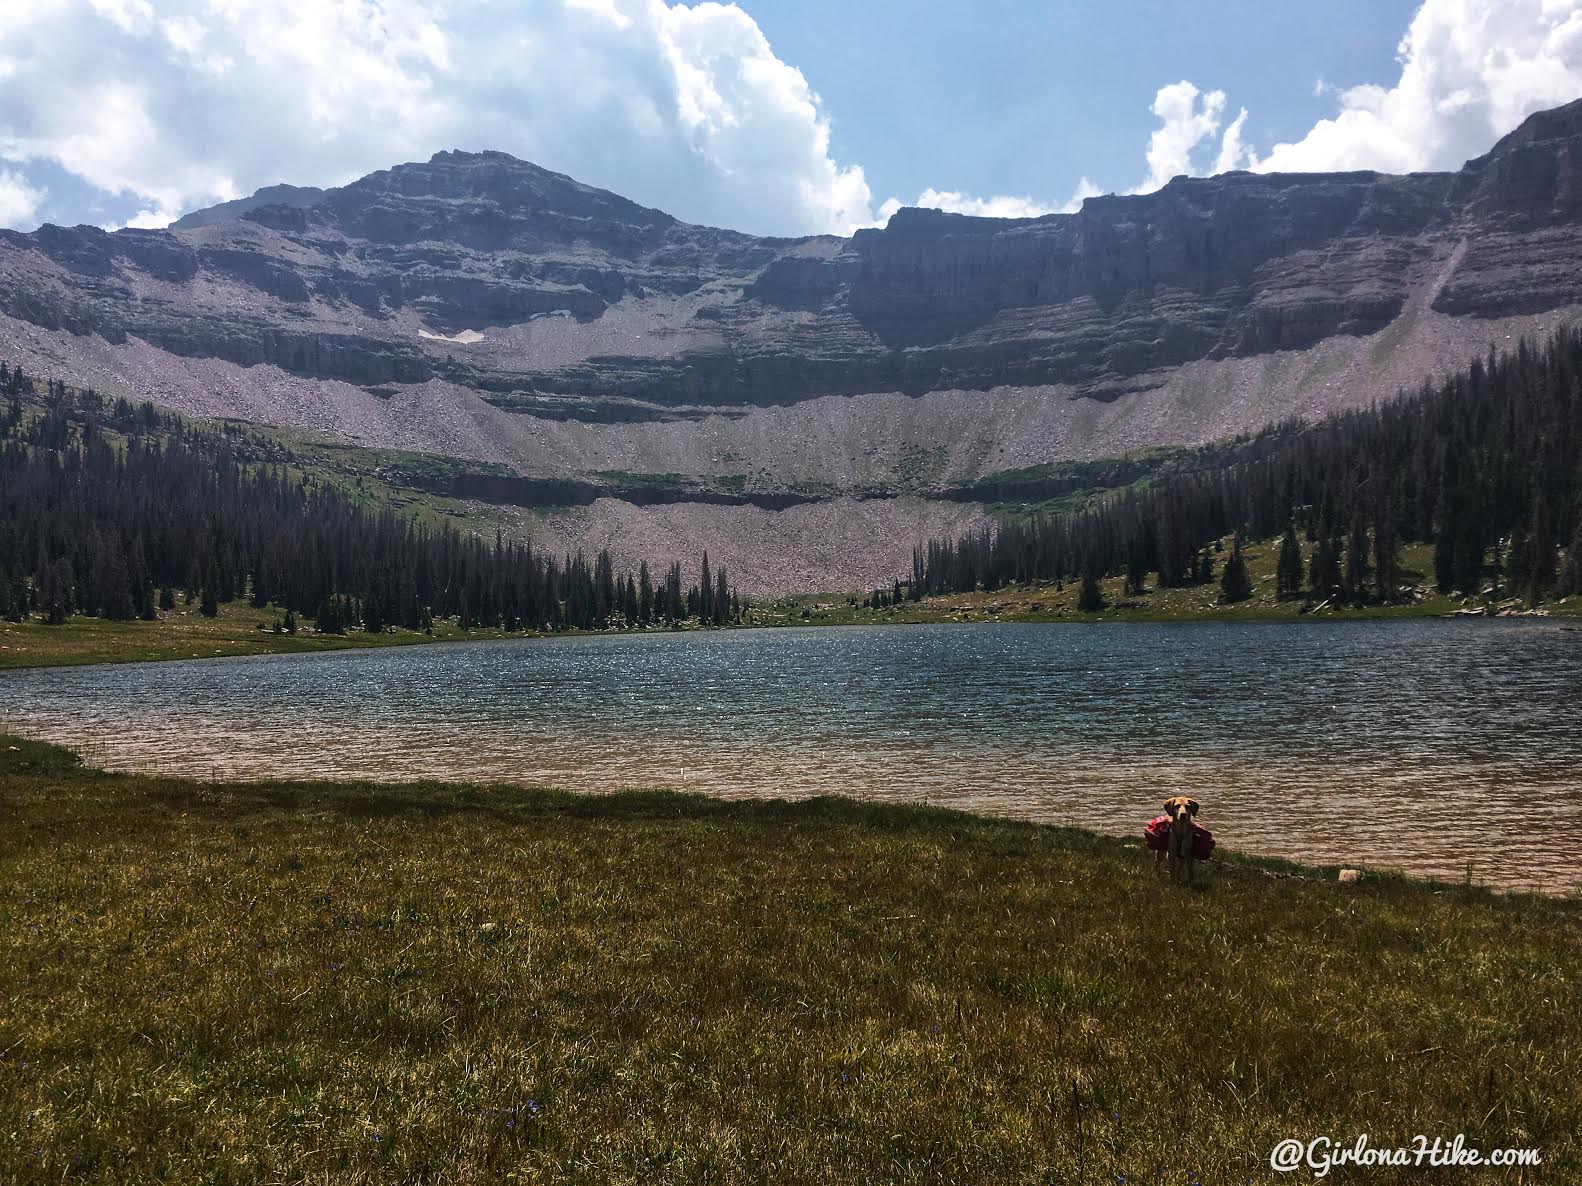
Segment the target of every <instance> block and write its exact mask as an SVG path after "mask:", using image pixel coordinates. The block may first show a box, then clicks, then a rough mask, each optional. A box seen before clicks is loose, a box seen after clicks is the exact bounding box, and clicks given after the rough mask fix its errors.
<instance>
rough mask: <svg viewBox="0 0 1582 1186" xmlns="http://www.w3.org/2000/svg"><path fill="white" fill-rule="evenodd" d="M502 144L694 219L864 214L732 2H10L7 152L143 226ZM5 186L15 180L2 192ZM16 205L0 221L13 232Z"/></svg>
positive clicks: (855, 183)
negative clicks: (271, 192) (284, 189)
mask: <svg viewBox="0 0 1582 1186" xmlns="http://www.w3.org/2000/svg"><path fill="white" fill-rule="evenodd" d="M445 148H468V149H480V148H498V149H503V150H505V151H507V152H511V153H514V154H516V155H518V156H521V157H524V158H526V159H529V160H533V161H536V162H537V163H539V164H542V165H544V166H546V167H548V168H552V169H556V170H558V171H561V172H566V173H570V174H572V175H573V176H575V177H577V178H579V179H580V180H584V181H588V182H590V183H592V184H596V185H604V186H607V187H610V188H616V189H620V190H621V191H622V192H624V193H626V194H627V195H628V196H631V197H633V198H635V199H637V200H639V201H643V202H646V203H648V204H651V205H656V206H660V207H663V208H664V209H667V210H669V211H671V212H672V213H674V214H676V215H678V216H680V217H683V218H688V219H691V220H694V221H699V222H710V223H717V224H721V225H730V226H737V227H740V228H742V229H746V230H755V231H762V232H776V233H805V232H811V231H831V230H846V229H849V228H851V227H854V226H858V225H862V224H865V223H867V222H869V221H871V219H872V213H871V195H870V193H869V190H868V185H867V182H866V180H865V178H864V176H863V172H862V170H861V169H860V168H857V167H846V166H842V165H840V164H839V163H837V162H836V161H835V160H834V158H833V157H832V155H831V151H830V125H829V119H828V116H827V115H826V113H825V112H824V111H823V109H822V107H821V105H820V103H819V100H818V97H817V95H815V94H814V93H813V91H812V89H811V88H810V87H809V86H808V83H807V80H806V79H805V78H804V77H803V76H802V74H801V72H800V71H798V70H797V69H795V68H794V67H793V66H791V65H788V64H787V63H785V62H783V61H781V60H780V59H779V58H778V57H776V56H775V54H774V52H773V50H772V49H771V47H770V45H769V43H768V41H767V39H766V38H765V37H764V35H763V33H762V31H761V30H760V29H759V28H758V26H757V24H756V23H755V22H754V21H753V20H752V18H751V17H749V16H747V14H746V13H744V12H742V11H741V10H740V9H739V8H736V7H735V6H733V5H724V6H722V5H719V4H713V3H704V4H697V5H693V6H688V5H685V4H679V3H678V4H667V3H665V2H664V0H30V3H29V4H27V5H9V4H8V5H4V6H0V158H3V159H4V160H6V161H9V162H11V163H12V164H13V165H14V166H22V167H23V168H24V172H25V167H26V166H27V165H28V164H29V163H37V162H48V163H50V164H52V165H54V166H58V167H60V168H62V169H64V170H65V171H67V172H68V173H69V174H71V175H73V176H74V177H75V178H78V179H80V180H81V181H83V182H84V183H86V184H87V185H89V186H91V187H93V188H94V189H96V190H98V191H102V192H104V193H106V194H110V195H120V196H121V197H122V199H123V201H130V203H131V206H132V209H131V211H130V217H129V218H128V219H127V221H129V222H130V223H131V224H133V225H145V226H146V225H159V224H161V223H164V222H168V221H169V220H170V219H172V218H174V217H176V216H177V215H178V214H180V213H181V212H182V211H184V210H186V209H190V208H192V207H194V206H197V205H203V204H207V203H210V202H215V201H223V200H226V199H229V198H234V197H237V196H240V195H243V194H247V193H250V192H252V191H253V190H254V189H256V188H258V187H260V186H262V185H267V184H271V183H273V182H277V181H291V182H293V183H296V184H316V185H336V184H343V183H345V182H347V181H349V180H351V179H353V178H355V177H358V176H361V175H362V174H364V173H368V172H371V171H373V170H375V169H379V168H384V167H387V166H389V165H390V164H392V163H395V162H398V161H403V160H413V159H426V158H427V157H428V156H429V155H431V154H432V153H434V152H435V151H438V150H440V149H445ZM0 192H4V191H0ZM23 206H24V203H23V202H21V201H20V200H18V201H15V202H14V203H10V204H8V205H7V206H5V207H3V208H0V211H3V213H4V215H5V217H0V221H8V222H12V223H17V222H25V221H26V220H27V219H28V218H29V217H31V215H32V214H33V213H34V211H35V210H36V209H37V203H34V205H33V207H32V209H24V208H23Z"/></svg>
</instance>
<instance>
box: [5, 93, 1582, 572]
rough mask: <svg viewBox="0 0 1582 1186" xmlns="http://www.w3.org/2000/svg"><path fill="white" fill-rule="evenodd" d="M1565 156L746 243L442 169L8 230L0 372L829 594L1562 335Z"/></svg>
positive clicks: (1567, 281)
mask: <svg viewBox="0 0 1582 1186" xmlns="http://www.w3.org/2000/svg"><path fill="white" fill-rule="evenodd" d="M1579 170H1582V102H1578V103H1573V104H1570V105H1568V106H1566V107H1562V108H1558V109H1556V110H1553V111H1548V112H1543V113H1540V114H1537V115H1534V116H1532V117H1530V118H1529V119H1528V120H1527V121H1526V122H1524V123H1523V124H1522V125H1521V127H1520V128H1518V129H1517V130H1516V131H1514V132H1513V133H1511V134H1510V135H1509V136H1506V137H1505V138H1504V139H1502V140H1501V141H1500V142H1499V143H1498V144H1496V145H1495V146H1494V147H1493V149H1492V150H1491V151H1490V152H1489V153H1488V154H1487V155H1485V156H1483V157H1479V158H1478V159H1476V160H1473V161H1469V162H1468V163H1467V164H1466V165H1465V166H1464V167H1463V168H1462V169H1460V170H1458V171H1456V172H1446V173H1420V174H1411V175H1407V176H1389V175H1385V174H1379V173H1361V172H1359V173H1337V174H1309V175H1281V174H1250V173H1231V174H1226V175H1223V176H1219V177H1213V178H1185V177H1181V178H1177V179H1175V180H1174V181H1172V182H1171V183H1170V184H1169V185H1167V186H1165V187H1164V188H1163V189H1161V190H1159V191H1158V192H1156V193H1153V194H1148V195H1143V196H1125V197H1120V196H1110V197H1102V198H1092V199H1089V200H1088V201H1087V202H1085V203H1084V204H1083V206H1082V209H1081V210H1080V211H1079V212H1077V213H1075V214H1056V215H1049V216H1046V217H1043V218H1032V219H989V218H974V217H967V216H962V215H953V214H944V213H941V212H938V211H928V210H914V209H907V210H902V211H900V212H898V213H897V214H896V215H895V216H894V217H893V218H892V219H891V220H890V222H889V224H888V225H887V226H886V227H884V228H883V229H874V230H863V231H858V232H857V233H856V234H855V235H853V236H851V237H850V238H838V237H833V236H814V237H808V238H800V239H774V238H758V237H754V236H750V235H745V234H739V233H736V232H733V231H728V230H719V229H714V228H709V227H700V226H693V225H689V224H687V223H683V222H680V221H678V220H676V219H675V218H672V217H671V216H669V215H667V214H665V213H663V212H661V211H658V210H653V209H648V208H645V207H643V206H640V205H638V204H636V203H634V202H631V201H628V200H627V199H625V198H622V197H620V196H618V195H616V194H612V193H609V192H607V191H604V190H599V189H595V188H593V187H590V186H586V185H583V184H580V183H578V182H577V181H575V180H573V179H572V178H569V177H565V176H563V175H560V174H557V173H552V172H549V171H547V170H544V169H541V168H538V167H537V166H534V165H531V164H528V163H526V162H523V161H519V160H516V159H514V158H512V157H510V156H507V155H505V154H502V153H496V152H484V153H459V152H442V153H439V154H437V155H435V156H434V157H433V158H432V159H431V160H429V161H428V162H426V163H419V164H407V165H400V166H397V167H395V168H392V169H389V170H385V171H382V172H378V173H374V174H371V175H370V176H368V177H364V178H362V179H361V180H358V181H355V182H352V183H351V184H349V185H346V186H343V187H340V188H337V189H330V190H324V191H319V190H313V189H303V188H296V187H291V186H280V187H272V188H271V189H268V190H263V191H260V192H259V194H257V195H255V196H254V197H253V198H251V199H244V200H243V201H241V202H237V203H227V204H225V205H223V206H220V207H215V208H213V209H211V210H207V211H200V212H197V213H195V214H191V215H188V216H187V217H186V218H183V219H182V220H181V221H180V222H178V223H177V224H176V225H175V226H174V227H172V228H171V229H170V230H166V231H147V230H122V231H117V232H115V233H113V234H111V233H106V232H104V231H102V230H98V229H95V228H92V227H75V228H69V229H68V228H61V227H55V226H45V227H42V228H40V229H39V230H38V231H35V232H33V233H32V234H19V233H15V232H0V356H3V357H6V358H9V359H10V360H12V361H19V362H21V363H22V364H23V365H25V366H27V367H29V368H30V369H31V370H33V371H35V372H37V373H44V374H57V373H69V374H70V375H71V377H73V378H74V379H75V380H77V381H81V382H85V383H89V384H93V385H95V386H98V387H99V388H101V389H103V390H105V391H108V392H111V393H115V394H119V393H123V392H125V393H128V394H137V395H142V396H147V397H150V398H153V399H155V400H157V401H159V402H161V403H164V404H167V405H170V406H172V407H175V408H178V409H180V410H183V411H187V412H190V413H197V414H204V415H223V416H235V417H242V418H246V419H252V420H258V421H262V422H266V423H272V424H276V425H283V426H288V427H292V428H298V429H308V430H312V431H315V432H319V433H325V434H329V435H331V436H333V437H336V438H338V439H341V440H344V441H348V442H353V443H358V444H363V445H371V446H378V447H380V448H385V449H401V450H416V451H420V452H428V453H437V454H442V455H447V456H452V457H458V458H464V459H468V460H469V461H473V462H478V463H489V465H491V466H492V467H493V468H492V469H491V470H490V471H489V472H491V473H497V474H498V473H502V472H503V473H506V474H510V473H512V472H514V473H516V474H519V475H522V476H523V477H524V478H525V479H527V481H525V482H524V483H522V484H520V485H519V486H516V487H513V486H512V485H511V483H509V482H506V483H504V484H500V483H496V484H495V486H494V487H491V488H490V489H492V490H493V491H494V493H493V494H490V493H489V492H488V491H485V492H484V494H483V496H484V497H487V498H492V499H493V500H494V501H497V502H513V501H514V502H518V503H531V502H533V501H535V500H537V501H544V499H542V498H537V497H536V496H534V495H533V494H532V493H531V491H533V490H541V489H543V488H544V487H542V483H543V482H544V481H546V480H552V481H550V482H549V485H550V486H553V487H554V488H555V489H557V490H559V489H565V488H570V489H574V490H575V491H576V492H577V493H576V496H575V497H574V498H572V499H571V500H570V505H563V504H562V503H561V500H560V499H559V498H557V499H555V500H554V501H555V505H556V507H558V509H553V508H552V509H550V510H548V511H544V510H542V509H541V510H540V511H539V512H538V513H535V514H532V515H526V514H519V513H518V512H517V511H516V510H513V509H511V508H509V507H506V508H503V509H499V510H498V511H497V512H496V513H497V514H498V515H499V516H501V517H503V518H505V519H507V520H511V519H513V517H515V518H516V519H518V520H519V521H520V522H522V523H525V524H528V525H529V526H531V528H532V529H533V531H534V532H535V533H537V534H538V535H539V536H541V537H543V538H545V539H549V540H554V541H556V542H558V543H560V544H564V545H566V546H573V545H585V546H591V547H594V548H595V549H596V548H597V547H601V546H604V545H606V544H608V545H609V546H610V547H611V548H612V550H613V551H614V552H615V553H616V555H617V557H618V558H625V557H631V556H635V555H639V554H643V555H648V556H655V555H660V554H662V553H664V552H665V551H667V550H673V551H674V552H675V554H677V555H690V554H692V553H693V552H694V551H695V550H696V549H697V548H698V547H699V546H702V545H706V546H709V547H711V548H713V549H714V550H715V551H716V552H717V553H718V554H720V555H722V556H723V558H724V559H725V560H726V561H727V563H729V564H730V565H731V566H732V568H733V571H734V572H735V573H736V574H737V575H738V577H739V579H740V580H741V582H742V584H743V585H744V587H746V588H748V589H756V590H777V589H784V588H790V587H797V586H800V587H838V586H845V585H852V586H856V585H861V584H868V583H872V582H874V581H876V580H878V579H881V578H884V577H887V576H888V575H890V574H892V573H894V572H895V571H897V570H900V569H903V568H904V567H906V563H907V559H908V556H909V553H910V547H911V544H912V542H913V541H914V540H915V539H916V538H918V537H920V536H923V535H938V534H944V533H945V532H947V531H952V530H956V529H959V528H961V527H964V526H967V525H970V524H971V523H972V522H974V521H976V520H977V519H978V518H979V517H980V516H981V506H980V505H979V504H978V503H976V502H975V501H974V497H975V492H977V491H979V490H982V489H984V488H985V487H992V486H993V485H994V484H995V483H996V482H997V481H998V480H999V475H1021V476H1024V477H1025V476H1026V474H1027V473H1028V472H1029V471H1030V472H1032V473H1034V474H1036V473H1038V472H1040V469H1039V467H1047V466H1050V465H1052V464H1055V463H1060V462H1065V461H1071V460H1087V459H1094V458H1099V457H1104V456H1110V455H1115V454H1120V453H1124V452H1127V451H1131V450H1137V449H1143V448H1150V447H1154V446H1161V445H1175V444H1193V443H1198V442H1202V441H1206V440H1210V439H1213V438H1216V437H1220V436H1224V435H1226V434H1229V433H1234V432H1238V431H1244V430H1249V429H1254V428H1258V427H1260V426H1262V425H1265V424H1268V423H1270V422H1272V421H1276V420H1280V419H1283V418H1286V417H1289V416H1293V415H1299V416H1305V417H1316V416H1320V415H1323V414H1326V413H1328V412H1332V411H1336V410H1339V409H1343V408H1350V407H1357V406H1363V405H1366V404H1368V403H1370V402H1374V401H1377V400H1380V399H1385V398H1389V397H1390V396H1392V395H1394V394H1395V393H1396V392H1397V390H1398V389H1399V388H1401V387H1402V386H1415V385H1417V384H1419V383H1420V382H1421V381H1422V380H1423V379H1424V378H1426V377H1428V376H1429V375H1431V374H1436V373H1439V372H1442V371H1444V370H1448V369H1451V368H1454V367H1456V366H1459V365H1461V364H1462V363H1464V362H1465V361H1466V359H1467V358H1468V357H1469V356H1471V355H1473V354H1477V353H1481V352H1483V351H1485V350H1486V349H1487V348H1488V347H1489V346H1490V345H1491V344H1503V343H1504V342H1505V341H1506V340H1507V339H1509V338H1511V337H1512V336H1514V335H1519V334H1521V333H1524V332H1532V331H1542V330H1547V329H1549V328H1551V327H1553V326H1554V325H1556V324H1557V323H1560V322H1564V321H1568V320H1571V319H1572V318H1573V317H1574V315H1575V313H1576V310H1577V308H1578V306H1579V305H1582V172H1579ZM502 467H503V468H502ZM535 483H539V484H540V485H535ZM568 484H569V485H568ZM513 490H516V491H517V493H516V494H513V493H512V491H513ZM606 495H609V497H606Z"/></svg>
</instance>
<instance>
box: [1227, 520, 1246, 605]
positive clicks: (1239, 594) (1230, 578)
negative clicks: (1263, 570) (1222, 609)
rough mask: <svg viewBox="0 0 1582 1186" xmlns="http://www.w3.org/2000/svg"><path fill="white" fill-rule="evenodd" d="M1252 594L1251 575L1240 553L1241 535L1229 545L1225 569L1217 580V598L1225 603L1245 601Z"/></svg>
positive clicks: (1232, 603) (1231, 603)
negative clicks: (1228, 557)
mask: <svg viewBox="0 0 1582 1186" xmlns="http://www.w3.org/2000/svg"><path fill="white" fill-rule="evenodd" d="M1251 596H1252V577H1251V576H1250V575H1249V574H1248V572H1247V561H1246V560H1245V559H1244V558H1243V557H1242V554H1241V537H1240V536H1237V537H1236V539H1235V542H1234V543H1233V544H1232V545H1231V551H1230V559H1228V560H1226V561H1225V571H1224V574H1223V575H1222V576H1221V577H1220V580H1219V599H1220V601H1222V602H1224V603H1225V604H1226V605H1234V604H1235V603H1236V602H1238V601H1246V600H1247V599H1248V598H1249V597H1251Z"/></svg>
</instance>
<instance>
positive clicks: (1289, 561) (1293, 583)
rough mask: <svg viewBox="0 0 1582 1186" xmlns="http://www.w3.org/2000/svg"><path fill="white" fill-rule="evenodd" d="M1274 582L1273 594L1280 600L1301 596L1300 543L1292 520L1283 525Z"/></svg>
mask: <svg viewBox="0 0 1582 1186" xmlns="http://www.w3.org/2000/svg"><path fill="white" fill-rule="evenodd" d="M1274 583H1275V596H1276V597H1277V598H1279V599H1280V600H1281V601H1285V600H1288V599H1290V598H1294V597H1300V596H1302V545H1301V544H1300V543H1299V542H1297V538H1296V524H1295V523H1294V522H1288V523H1287V524H1286V525H1285V537H1284V538H1283V539H1281V541H1280V559H1279V562H1278V565H1277V567H1276V569H1275V582H1274Z"/></svg>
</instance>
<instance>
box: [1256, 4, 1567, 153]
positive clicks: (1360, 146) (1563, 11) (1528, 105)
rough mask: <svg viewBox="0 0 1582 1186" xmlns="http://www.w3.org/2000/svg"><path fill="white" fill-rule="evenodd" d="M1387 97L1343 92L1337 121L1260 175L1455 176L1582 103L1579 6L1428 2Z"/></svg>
mask: <svg viewBox="0 0 1582 1186" xmlns="http://www.w3.org/2000/svg"><path fill="white" fill-rule="evenodd" d="M1397 58H1398V60H1399V61H1400V63H1401V74H1400V77H1399V78H1398V79H1397V80H1396V82H1395V84H1394V85H1393V86H1390V87H1384V86H1378V85H1367V86H1357V87H1352V88H1351V89H1349V90H1345V91H1341V92H1339V96H1338V97H1339V101H1340V111H1339V113H1338V114H1336V115H1335V116H1334V117H1333V118H1332V119H1323V120H1320V121H1319V122H1318V123H1316V124H1314V125H1313V127H1312V128H1311V129H1310V130H1309V131H1308V132H1307V134H1306V135H1304V136H1302V137H1301V138H1300V139H1298V140H1294V141H1291V142H1289V143H1285V144H1277V145H1275V146H1274V148H1272V149H1271V150H1270V151H1269V153H1268V155H1266V156H1263V157H1260V158H1259V159H1258V160H1257V161H1256V163H1255V165H1254V167H1255V168H1257V169H1259V170H1261V171H1281V172H1322V171H1329V170H1340V169H1378V170H1381V171H1384V172H1391V173H1405V172H1412V171H1415V170H1421V169H1455V168H1458V167H1459V166H1460V165H1461V164H1462V163H1463V162H1464V161H1466V160H1468V159H1469V158H1471V157H1474V156H1479V155H1481V154H1483V153H1484V152H1487V151H1488V149H1489V147H1490V145H1491V144H1493V142H1494V141H1495V140H1496V139H1497V138H1498V137H1500V136H1502V135H1504V134H1505V133H1506V132H1509V131H1510V130H1511V129H1512V128H1514V127H1515V126H1516V125H1517V124H1519V123H1520V122H1521V121H1522V120H1523V119H1524V118H1525V117H1526V116H1528V115H1531V114H1532V113H1533V112H1535V111H1540V110H1542V109H1544V108H1546V107H1555V106H1558V105H1559V104H1561V103H1567V102H1570V101H1571V100H1572V99H1576V98H1578V97H1582V0H1426V2H1425V3H1424V4H1423V6H1422V7H1421V8H1419V9H1418V10H1417V13H1416V15H1415V16H1413V18H1412V23H1411V26H1410V28H1408V29H1407V32H1406V36H1405V37H1403V38H1402V39H1401V43H1400V46H1399V48H1398V50H1397Z"/></svg>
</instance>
